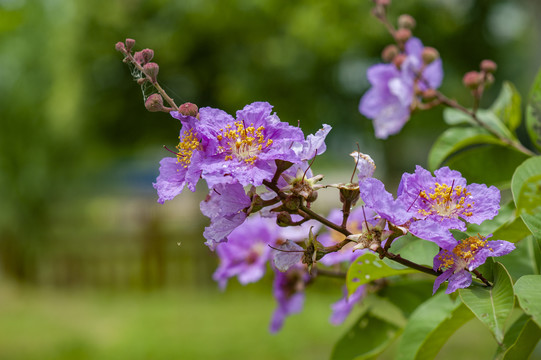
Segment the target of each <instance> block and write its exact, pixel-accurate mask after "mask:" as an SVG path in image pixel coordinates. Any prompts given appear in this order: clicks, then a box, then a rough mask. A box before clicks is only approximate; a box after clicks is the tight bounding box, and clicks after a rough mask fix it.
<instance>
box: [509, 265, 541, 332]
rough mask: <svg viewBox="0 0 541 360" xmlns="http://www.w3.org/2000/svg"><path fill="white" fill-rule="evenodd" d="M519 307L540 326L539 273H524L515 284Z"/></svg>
mask: <svg viewBox="0 0 541 360" xmlns="http://www.w3.org/2000/svg"><path fill="white" fill-rule="evenodd" d="M515 293H516V294H517V298H518V301H519V303H520V307H521V308H522V310H524V312H525V313H526V314H528V315H531V317H532V319H533V321H535V322H536V323H537V325H538V326H541V275H525V276H523V277H521V278H520V279H518V280H517V282H516V284H515Z"/></svg>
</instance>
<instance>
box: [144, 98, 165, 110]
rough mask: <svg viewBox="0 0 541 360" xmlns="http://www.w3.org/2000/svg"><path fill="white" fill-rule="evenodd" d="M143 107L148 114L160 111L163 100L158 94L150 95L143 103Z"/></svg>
mask: <svg viewBox="0 0 541 360" xmlns="http://www.w3.org/2000/svg"><path fill="white" fill-rule="evenodd" d="M145 107H146V108H147V110H148V111H150V112H157V111H162V110H163V109H164V107H163V98H162V96H161V95H160V94H152V95H150V96H149V97H148V98H147V100H146V101H145Z"/></svg>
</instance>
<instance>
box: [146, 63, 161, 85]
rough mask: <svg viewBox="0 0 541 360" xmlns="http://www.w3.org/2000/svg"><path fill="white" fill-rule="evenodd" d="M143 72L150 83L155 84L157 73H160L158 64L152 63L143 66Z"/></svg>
mask: <svg viewBox="0 0 541 360" xmlns="http://www.w3.org/2000/svg"><path fill="white" fill-rule="evenodd" d="M143 70H144V71H145V74H147V75H148V76H149V77H150V81H152V82H153V83H155V82H156V77H157V76H158V71H160V67H159V66H158V64H156V63H154V62H150V63H148V64H145V66H143Z"/></svg>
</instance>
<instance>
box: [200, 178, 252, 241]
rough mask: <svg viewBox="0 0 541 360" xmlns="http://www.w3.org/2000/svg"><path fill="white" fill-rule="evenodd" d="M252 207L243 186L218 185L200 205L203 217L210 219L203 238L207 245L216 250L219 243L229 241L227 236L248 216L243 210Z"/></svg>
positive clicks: (235, 184)
mask: <svg viewBox="0 0 541 360" xmlns="http://www.w3.org/2000/svg"><path fill="white" fill-rule="evenodd" d="M250 205H251V199H250V197H249V196H248V195H246V192H245V191H244V188H243V187H242V185H240V184H238V183H234V184H227V185H218V186H216V188H215V189H214V190H212V191H211V192H210V194H209V195H208V196H207V198H206V199H205V200H203V201H202V202H201V204H200V209H201V212H202V213H203V215H205V216H206V217H209V218H210V225H209V226H207V227H206V228H205V231H204V232H203V236H204V237H205V239H207V241H206V242H205V245H207V246H208V247H209V248H210V249H211V250H214V249H215V247H216V245H217V244H218V243H221V242H224V241H226V240H227V236H228V235H229V234H230V233H231V232H232V231H233V230H234V229H235V228H236V227H238V226H239V225H240V224H242V223H243V222H244V220H245V219H246V217H247V216H248V215H247V214H246V212H244V211H242V210H243V209H245V208H247V207H249V206H250Z"/></svg>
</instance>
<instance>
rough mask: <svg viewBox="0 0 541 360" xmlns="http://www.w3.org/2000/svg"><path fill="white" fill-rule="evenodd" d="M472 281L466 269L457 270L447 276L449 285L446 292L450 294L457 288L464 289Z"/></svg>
mask: <svg viewBox="0 0 541 360" xmlns="http://www.w3.org/2000/svg"><path fill="white" fill-rule="evenodd" d="M471 283H472V276H471V273H470V272H468V271H466V270H459V271H457V272H456V273H454V274H453V275H451V276H450V277H449V285H448V286H447V290H445V293H446V294H451V293H453V292H455V291H457V290H458V289H465V288H467V287H468V286H470V285H471Z"/></svg>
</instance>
